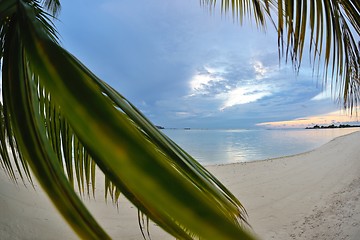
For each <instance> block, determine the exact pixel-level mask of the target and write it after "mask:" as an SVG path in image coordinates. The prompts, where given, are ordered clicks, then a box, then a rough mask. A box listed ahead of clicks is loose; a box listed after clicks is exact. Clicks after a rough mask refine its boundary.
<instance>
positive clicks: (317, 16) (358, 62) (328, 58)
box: [200, 0, 360, 110]
mask: <svg viewBox="0 0 360 240" xmlns="http://www.w3.org/2000/svg"><path fill="white" fill-rule="evenodd" d="M200 3H201V4H205V5H207V6H210V7H214V6H215V5H216V1H215V0H200ZM249 6H250V7H249ZM221 9H222V11H224V12H227V13H231V14H232V15H233V16H234V17H235V18H238V19H239V20H240V21H242V19H243V17H244V15H250V13H252V12H253V13H254V20H255V21H256V22H257V23H258V25H263V24H266V20H269V21H271V23H272V24H274V25H275V27H276V29H277V32H278V45H279V56H285V58H286V60H288V59H289V60H291V61H292V63H293V66H294V68H295V70H296V71H298V70H299V68H300V66H301V63H302V57H303V53H304V47H308V46H309V49H310V55H311V56H312V64H313V66H314V71H315V68H316V66H318V67H320V65H322V66H323V72H324V74H323V79H324V83H325V85H326V83H327V81H328V80H327V79H328V76H330V77H331V79H332V80H331V82H330V85H331V87H332V88H333V90H334V91H333V92H334V93H336V92H338V93H339V96H338V99H339V100H340V101H341V102H342V104H343V106H344V107H345V108H349V109H350V110H352V109H354V108H355V107H356V106H358V103H359V94H358V93H357V90H358V88H359V86H358V85H359V83H360V80H359V79H360V73H359V71H360V70H359V68H360V54H359V51H360V42H359V41H360V40H359V37H360V4H359V1H357V0H348V1H341V0H330V1H320V0H319V1H315V0H310V1H308V0H222V1H221ZM266 16H268V18H266Z"/></svg>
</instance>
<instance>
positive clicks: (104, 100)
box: [0, 0, 251, 239]
mask: <svg viewBox="0 0 360 240" xmlns="http://www.w3.org/2000/svg"><path fill="white" fill-rule="evenodd" d="M9 3H11V4H9ZM0 12H1V20H2V31H1V42H2V61H3V65H2V73H3V77H2V90H3V103H2V106H3V108H2V110H3V111H2V115H3V122H2V126H3V129H2V130H3V132H4V138H3V139H2V143H3V148H4V149H6V148H7V147H8V146H10V147H11V146H13V147H12V149H14V152H16V154H15V156H18V157H16V158H15V159H14V160H13V162H14V163H15V166H16V168H17V169H18V170H19V171H22V172H24V173H25V174H26V175H27V176H28V177H30V175H29V173H28V172H29V171H28V166H29V167H30V168H31V171H32V172H33V174H34V175H35V177H36V178H37V179H38V181H39V182H40V184H41V186H42V187H43V188H44V190H45V191H46V192H47V194H48V195H49V197H50V198H51V200H52V202H53V203H54V204H55V206H56V207H57V208H58V210H59V211H60V212H61V214H62V215H63V216H64V217H65V219H67V221H68V223H69V224H70V225H71V226H72V227H73V229H74V230H75V231H76V232H77V234H78V235H79V236H81V237H83V238H86V239H88V238H89V239H90V238H98V239H107V238H109V236H107V234H106V233H105V232H104V231H103V230H102V228H101V227H100V226H99V225H98V224H97V222H96V221H95V219H93V218H92V217H91V214H90V213H89V212H88V211H87V209H86V208H85V207H84V206H83V204H82V202H81V200H80V199H79V198H78V196H77V195H76V193H75V192H74V190H73V186H72V185H73V184H74V182H77V183H78V184H79V188H80V191H82V189H83V188H84V187H83V186H84V185H87V184H88V183H89V182H90V179H94V177H93V176H94V174H93V173H94V171H93V170H91V169H94V163H95V164H96V165H97V166H98V167H99V168H100V169H101V170H102V171H103V172H104V174H105V175H106V177H107V182H108V189H110V191H112V190H113V189H114V188H113V186H115V187H116V189H115V192H117V191H121V192H122V193H123V194H124V195H125V196H126V197H127V198H128V199H129V200H130V201H131V202H132V203H133V204H134V205H135V206H137V207H138V208H139V210H140V211H141V212H143V213H144V214H146V215H147V216H148V217H150V218H151V219H152V220H153V221H155V222H156V223H157V224H158V225H159V226H161V227H162V228H163V229H165V230H166V231H168V232H169V233H170V234H172V235H174V236H175V237H177V238H181V239H191V238H192V236H194V235H195V236H199V237H202V238H205V239H208V238H213V237H215V238H218V239H227V238H228V239H235V238H238V237H243V238H244V239H250V238H251V237H250V235H249V234H248V233H246V232H245V231H244V230H243V228H242V227H241V225H240V223H239V220H241V221H245V216H244V209H243V207H242V206H241V204H240V203H239V201H238V200H237V199H236V198H235V197H234V196H233V195H232V194H231V193H230V192H229V191H228V190H227V189H226V188H225V187H224V186H223V185H222V184H221V183H220V182H219V181H218V180H216V178H214V177H213V176H212V175H211V174H210V173H209V172H208V171H207V170H205V169H204V168H203V167H202V166H201V165H199V164H198V163H197V162H196V161H195V160H194V159H192V158H191V157H190V156H189V155H188V154H186V153H185V152H184V151H183V150H181V149H180V148H179V147H178V146H177V145H176V144H175V143H173V142H172V141H171V140H169V139H168V138H167V137H166V136H164V135H163V134H162V133H161V132H159V131H158V130H157V129H156V127H154V126H153V125H152V124H151V123H150V122H149V121H148V120H147V119H146V118H145V117H144V116H143V115H142V114H141V113H140V112H139V111H137V110H136V108H135V107H134V106H132V105H131V104H130V103H129V102H128V101H127V100H126V99H125V98H124V97H122V96H121V95H120V94H119V93H117V92H116V91H115V90H113V89H112V88H111V87H109V86H108V85H107V84H106V83H104V82H103V81H101V80H100V79H98V78H97V77H96V76H94V75H93V74H92V73H91V72H90V71H89V70H88V69H87V68H86V67H85V66H83V65H82V64H81V63H80V62H79V61H78V60H77V59H76V58H75V57H73V56H72V55H71V54H69V53H68V52H66V51H65V50H64V49H63V48H61V47H60V46H59V44H58V43H57V42H56V35H55V34H56V32H55V30H54V28H53V26H52V25H51V24H50V21H49V17H48V15H47V14H46V13H45V12H44V11H43V9H42V8H41V6H40V5H39V4H38V3H37V2H35V1H16V0H15V1H8V2H5V3H4V2H2V3H1V5H0ZM15 150H16V151H15ZM2 153H3V156H2V159H3V160H2V163H3V165H4V168H5V169H6V170H7V172H8V173H9V175H10V176H14V174H13V172H14V171H13V169H14V167H13V165H12V162H11V161H10V159H11V157H10V154H9V153H8V152H7V151H6V150H4V151H2ZM90 156H91V157H90ZM21 166H22V167H21ZM22 168H23V169H24V170H23V169H22ZM73 172H75V176H76V177H75V178H76V179H77V181H74V177H73ZM13 178H14V177H13ZM83 178H84V179H85V180H82V179H83ZM92 181H93V180H92ZM115 195H117V194H115Z"/></svg>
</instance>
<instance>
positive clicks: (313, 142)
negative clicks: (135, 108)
mask: <svg viewBox="0 0 360 240" xmlns="http://www.w3.org/2000/svg"><path fill="white" fill-rule="evenodd" d="M358 130H359V129H358V128H345V129H321V130H316V129H296V130H295V129H287V130H242V129H239V130H193V129H192V130H183V129H164V130H162V131H163V132H164V133H165V134H166V135H167V136H169V137H170V138H171V139H172V140H174V141H175V142H176V143H177V144H178V145H179V146H180V147H182V148H183V149H184V150H185V151H187V152H188V153H190V154H191V155H192V156H193V157H194V158H195V159H196V160H197V161H199V162H200V163H202V164H205V165H211V164H225V163H236V162H249V161H255V160H264V159H269V158H276V157H281V156H288V155H293V154H298V153H303V152H307V151H310V150H313V149H315V148H318V147H320V146H321V145H323V144H325V143H327V142H329V141H331V140H332V139H334V138H336V137H338V136H342V135H345V134H348V133H351V132H355V131H358Z"/></svg>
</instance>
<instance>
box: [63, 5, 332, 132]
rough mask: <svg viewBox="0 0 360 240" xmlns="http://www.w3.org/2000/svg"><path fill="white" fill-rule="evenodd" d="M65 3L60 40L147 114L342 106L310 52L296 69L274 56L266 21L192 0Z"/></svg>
mask: <svg viewBox="0 0 360 240" xmlns="http://www.w3.org/2000/svg"><path fill="white" fill-rule="evenodd" d="M62 4H63V5H62V11H61V13H60V15H59V21H58V22H57V23H56V25H57V28H58V31H59V34H60V35H61V42H62V45H63V46H64V47H65V48H66V49H67V50H68V51H70V52H71V53H72V54H74V55H75V56H76V57H77V58H79V59H80V60H81V61H82V62H83V63H84V64H85V65H86V66H88V68H89V69H90V70H92V71H93V72H94V73H95V74H96V75H98V76H99V77H100V78H102V79H103V80H105V81H106V82H108V83H109V84H110V85H112V86H113V87H114V88H115V89H116V90H118V91H119V92H120V93H122V94H123V95H124V96H125V97H127V98H128V99H129V100H130V101H131V102H132V103H133V104H135V106H137V107H138V108H139V109H140V110H141V111H142V112H143V113H144V114H145V115H146V116H147V117H148V118H149V119H150V120H151V121H152V122H153V123H154V124H157V125H162V126H165V127H180V128H181V127H191V128H252V127H255V126H257V124H260V123H264V122H277V121H287V120H294V119H306V118H309V117H311V116H317V115H323V116H326V114H327V113H330V112H334V111H336V110H338V109H339V106H338V104H336V103H335V102H334V100H332V99H330V98H329V97H328V96H326V95H324V94H322V92H323V88H322V79H321V78H317V77H316V75H315V76H314V74H313V72H312V68H311V66H310V64H309V63H308V61H307V59H308V57H306V56H305V57H304V61H303V64H302V67H301V69H300V72H299V74H296V73H295V72H294V71H293V68H292V66H291V63H288V64H285V62H284V61H281V62H279V59H278V52H277V34H276V32H275V31H274V30H273V27H272V26H270V25H269V26H268V27H267V30H266V33H265V32H264V31H261V30H258V29H257V28H256V26H255V24H254V23H251V21H246V22H245V23H244V24H243V25H242V26H240V24H238V23H236V22H234V21H233V19H232V18H231V17H230V16H227V17H226V16H224V15H221V13H220V8H217V9H215V10H214V11H213V12H212V13H210V12H209V11H208V10H207V8H205V7H202V6H200V1H199V0H172V1H166V0H151V1H150V0H138V1H124V0H111V1H107V0H103V1H84V0H76V1H71V2H70V1H63V2H62ZM314 123H315V122H314ZM284 126H285V125H284Z"/></svg>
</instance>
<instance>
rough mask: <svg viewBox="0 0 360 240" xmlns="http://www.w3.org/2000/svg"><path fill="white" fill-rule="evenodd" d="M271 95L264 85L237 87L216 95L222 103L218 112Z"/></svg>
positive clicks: (269, 88) (269, 89)
mask: <svg viewBox="0 0 360 240" xmlns="http://www.w3.org/2000/svg"><path fill="white" fill-rule="evenodd" d="M270 95H272V92H271V87H270V86H269V85H266V84H261V85H252V86H245V87H237V88H235V89H232V90H230V91H228V92H226V93H222V94H218V95H217V97H218V98H220V99H223V101H224V103H223V105H222V106H221V108H220V110H222V111H223V110H224V109H226V108H230V107H233V106H236V105H240V104H246V103H251V102H256V101H257V100H259V99H262V98H263V97H266V96H270Z"/></svg>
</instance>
